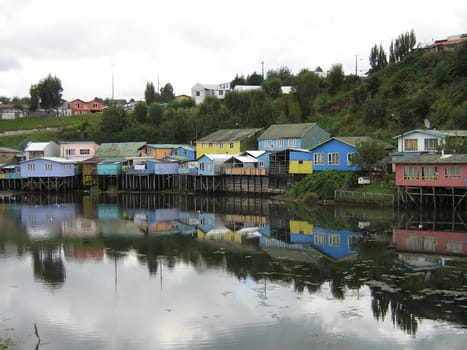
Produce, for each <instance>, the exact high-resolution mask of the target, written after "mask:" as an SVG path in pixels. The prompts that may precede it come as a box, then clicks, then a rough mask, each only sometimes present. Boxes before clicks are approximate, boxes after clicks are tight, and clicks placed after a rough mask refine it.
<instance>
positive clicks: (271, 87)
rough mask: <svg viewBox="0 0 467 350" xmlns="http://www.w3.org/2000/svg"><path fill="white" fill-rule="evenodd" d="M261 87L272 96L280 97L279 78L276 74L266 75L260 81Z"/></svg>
mask: <svg viewBox="0 0 467 350" xmlns="http://www.w3.org/2000/svg"><path fill="white" fill-rule="evenodd" d="M261 87H262V88H263V90H264V92H266V94H268V95H269V96H271V97H272V98H277V97H280V96H281V94H282V89H281V79H280V78H279V76H277V75H268V78H267V79H266V80H264V81H263V82H262V83H261Z"/></svg>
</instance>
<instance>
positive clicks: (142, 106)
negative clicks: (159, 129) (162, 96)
mask: <svg viewBox="0 0 467 350" xmlns="http://www.w3.org/2000/svg"><path fill="white" fill-rule="evenodd" d="M147 116H148V105H147V104H146V102H143V101H139V102H136V104H135V118H136V120H137V121H138V122H139V123H144V122H146V120H147Z"/></svg>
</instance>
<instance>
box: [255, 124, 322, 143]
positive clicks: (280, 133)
mask: <svg viewBox="0 0 467 350" xmlns="http://www.w3.org/2000/svg"><path fill="white" fill-rule="evenodd" d="M314 128H316V129H318V128H320V126H319V125H318V124H317V123H297V124H276V125H271V126H270V127H269V128H267V129H266V131H265V132H263V133H262V134H261V135H260V136H259V137H258V140H264V139H268V140H271V139H280V138H291V137H295V138H300V137H303V136H305V135H306V134H307V133H308V132H309V131H310V130H313V129H314Z"/></svg>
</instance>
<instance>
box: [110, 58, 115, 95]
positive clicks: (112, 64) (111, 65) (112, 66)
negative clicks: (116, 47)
mask: <svg viewBox="0 0 467 350" xmlns="http://www.w3.org/2000/svg"><path fill="white" fill-rule="evenodd" d="M110 67H111V72H112V104H113V101H114V60H113V59H112V60H111V61H110Z"/></svg>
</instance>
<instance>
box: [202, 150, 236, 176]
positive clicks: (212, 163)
mask: <svg viewBox="0 0 467 350" xmlns="http://www.w3.org/2000/svg"><path fill="white" fill-rule="evenodd" d="M229 158H231V155H230V154H204V155H202V156H201V157H199V158H198V160H197V163H198V175H200V176H218V175H222V174H223V173H224V162H225V161H226V160H227V159H229Z"/></svg>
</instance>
